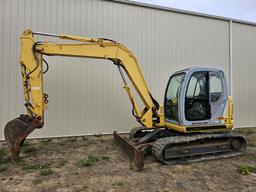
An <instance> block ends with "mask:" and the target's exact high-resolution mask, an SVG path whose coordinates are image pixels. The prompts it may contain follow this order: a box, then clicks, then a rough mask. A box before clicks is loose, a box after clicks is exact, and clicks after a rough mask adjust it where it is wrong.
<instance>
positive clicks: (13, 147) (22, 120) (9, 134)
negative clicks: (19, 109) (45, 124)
mask: <svg viewBox="0 0 256 192" xmlns="http://www.w3.org/2000/svg"><path fill="white" fill-rule="evenodd" d="M39 127H42V125H41V124H40V122H39V121H38V120H37V119H35V118H34V117H30V116H28V115H20V117H18V118H16V119H14V120H12V121H9V122H8V123H7V124H6V126H5V128H4V136H5V140H6V142H7V144H8V147H9V149H10V151H11V156H12V159H13V161H15V160H17V159H18V158H19V154H20V149H21V147H22V145H23V142H24V140H25V139H26V137H27V136H28V135H29V134H30V133H31V132H32V131H33V130H34V129H35V128H39Z"/></svg>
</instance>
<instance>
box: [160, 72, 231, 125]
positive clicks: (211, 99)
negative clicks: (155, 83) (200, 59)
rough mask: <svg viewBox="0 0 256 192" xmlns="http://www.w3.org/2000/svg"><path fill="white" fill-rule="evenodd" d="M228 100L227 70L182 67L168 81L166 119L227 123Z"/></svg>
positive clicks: (192, 122) (190, 122)
mask: <svg viewBox="0 0 256 192" xmlns="http://www.w3.org/2000/svg"><path fill="white" fill-rule="evenodd" d="M227 101H228V89H227V82H226V78H225V75H224V73H223V71H221V70H219V69H214V68H200V67H194V68H189V69H185V70H182V71H178V72H176V73H175V74H173V75H172V76H171V77H170V79H169V82H168V85H167V88H166V92H165V101H164V113H165V122H167V123H171V124H177V125H181V126H197V127H198V126H205V125H213V126H214V125H216V126H219V125H224V120H223V119H224V118H221V117H223V116H224V115H225V110H226V106H227Z"/></svg>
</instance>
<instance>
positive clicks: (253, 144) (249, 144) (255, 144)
mask: <svg viewBox="0 0 256 192" xmlns="http://www.w3.org/2000/svg"><path fill="white" fill-rule="evenodd" d="M247 145H248V146H250V147H256V143H248V144H247Z"/></svg>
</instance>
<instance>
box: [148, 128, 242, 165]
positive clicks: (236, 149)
mask: <svg viewBox="0 0 256 192" xmlns="http://www.w3.org/2000/svg"><path fill="white" fill-rule="evenodd" d="M245 149H246V140H245V138H244V137H243V136H242V135H238V134H234V133H232V132H230V133H218V134H195V135H188V136H173V137H165V138H160V139H158V140H156V141H155V142H154V143H153V146H152V153H153V155H154V156H155V157H156V158H157V159H158V160H159V161H160V162H162V163H164V164H179V163H189V162H195V161H202V160H210V159H220V158H227V157H232V156H237V155H242V154H244V152H245Z"/></svg>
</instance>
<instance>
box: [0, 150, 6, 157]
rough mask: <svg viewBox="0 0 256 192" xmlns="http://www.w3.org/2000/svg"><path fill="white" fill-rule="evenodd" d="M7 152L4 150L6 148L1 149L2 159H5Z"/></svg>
mask: <svg viewBox="0 0 256 192" xmlns="http://www.w3.org/2000/svg"><path fill="white" fill-rule="evenodd" d="M6 155H7V154H6V151H5V150H4V148H0V159H1V158H3V157H4V156H6Z"/></svg>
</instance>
